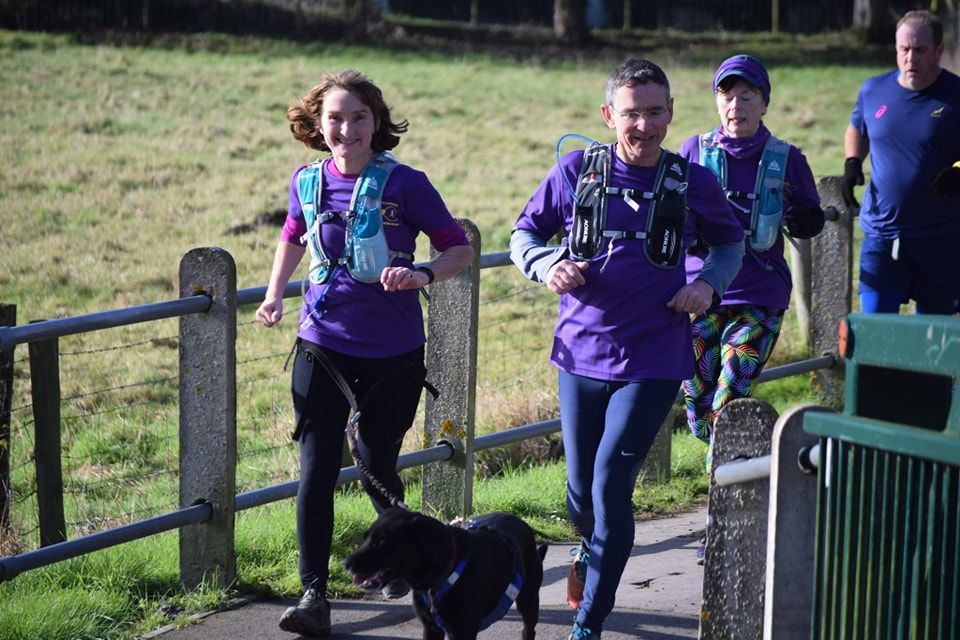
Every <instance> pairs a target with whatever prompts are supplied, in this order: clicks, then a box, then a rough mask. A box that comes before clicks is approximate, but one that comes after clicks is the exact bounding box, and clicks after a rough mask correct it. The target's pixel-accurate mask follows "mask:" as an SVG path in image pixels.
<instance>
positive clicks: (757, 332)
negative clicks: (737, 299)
mask: <svg viewBox="0 0 960 640" xmlns="http://www.w3.org/2000/svg"><path fill="white" fill-rule="evenodd" d="M783 313H784V311H783V309H772V308H769V307H759V306H753V305H731V306H721V307H716V308H713V309H711V310H709V311H707V313H705V314H703V315H702V316H699V317H698V318H696V319H695V320H694V321H693V354H694V357H695V358H696V371H695V372H694V374H693V378H692V379H690V380H684V381H683V396H684V400H685V401H686V405H687V424H688V425H689V426H690V431H692V432H693V435H695V436H696V437H698V438H700V439H701V440H703V441H705V442H711V443H712V440H713V433H712V431H713V430H712V425H713V421H714V419H716V417H717V414H718V413H720V409H722V408H723V407H724V405H726V404H727V403H728V402H730V401H731V400H736V399H737V398H745V397H747V396H749V395H750V392H751V391H752V390H753V385H754V382H755V381H756V379H757V376H759V375H760V372H761V371H763V365H764V364H766V362H767V358H769V357H770V352H771V351H773V345H774V344H776V342H777V337H778V336H779V335H780V327H781V326H782V324H783ZM711 449H712V446H711ZM708 466H709V459H708Z"/></svg>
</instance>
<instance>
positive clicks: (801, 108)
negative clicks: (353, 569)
mask: <svg viewBox="0 0 960 640" xmlns="http://www.w3.org/2000/svg"><path fill="white" fill-rule="evenodd" d="M685 46H686V47H687V49H685V50H683V51H680V50H678V51H677V52H676V53H675V54H671V53H669V51H668V50H658V56H656V57H654V56H651V57H653V59H654V60H655V61H657V62H658V63H660V64H662V65H663V66H664V67H665V69H666V71H667V73H668V75H669V76H670V79H671V82H672V86H673V94H674V96H675V99H676V106H675V118H674V122H673V124H672V126H671V129H670V135H669V137H668V139H667V141H666V146H668V147H671V148H676V147H678V146H679V145H680V143H681V142H682V141H683V140H684V139H685V138H686V137H687V136H690V135H692V134H694V133H697V132H699V131H702V130H706V129H708V128H711V127H713V126H714V124H715V122H716V120H717V116H716V113H715V110H714V105H713V98H712V95H711V93H710V80H711V77H712V73H713V69H714V66H715V65H716V63H717V62H719V61H720V60H721V59H722V58H724V57H726V56H727V55H729V54H732V53H736V52H739V51H746V52H749V53H754V54H756V55H759V56H760V57H763V56H764V54H765V52H767V51H769V52H770V56H771V59H776V60H777V61H778V62H777V64H776V65H771V68H770V73H771V80H772V85H773V91H772V103H771V108H770V113H769V116H768V117H767V118H766V119H765V121H766V123H767V125H768V126H769V127H770V128H771V130H772V131H773V132H774V133H775V134H776V135H778V136H779V137H782V138H785V139H787V140H789V141H791V142H793V143H795V144H797V145H798V146H800V147H801V148H802V149H803V151H804V152H805V153H806V155H807V157H808V159H809V161H810V164H811V166H812V167H813V170H814V173H815V174H816V175H817V177H821V176H824V175H833V174H837V173H839V172H840V169H841V167H842V162H843V151H842V146H841V141H842V134H843V130H844V128H845V126H846V122H847V119H848V116H849V111H850V109H851V107H852V105H853V102H854V100H855V97H856V91H857V88H858V86H859V84H860V83H861V82H862V80H863V79H865V78H866V77H867V76H869V75H871V74H874V73H877V72H879V71H881V70H883V69H884V68H883V67H866V66H861V65H858V64H845V63H844V58H843V56H842V53H841V54H838V55H837V56H836V58H835V59H834V60H833V61H832V63H829V64H818V65H816V66H809V65H807V64H806V62H807V57H806V56H805V54H804V52H805V51H812V50H814V49H816V47H817V46H818V45H817V42H816V41H810V40H803V41H800V40H791V39H789V38H785V39H783V40H781V41H774V42H753V41H751V42H749V43H747V44H746V45H744V44H742V43H737V42H736V41H735V40H732V39H728V40H723V41H721V42H720V43H719V44H715V45H714V46H713V48H712V49H709V50H704V49H703V47H701V48H699V49H696V46H697V45H695V44H693V43H690V44H688V45H685ZM791 47H793V49H794V51H793V53H792V54H791V53H790V52H791V50H792V49H791ZM690 51H694V53H695V54H696V55H694V56H692V58H694V59H695V60H696V61H695V62H691V55H689V52H690ZM632 53H636V54H643V53H644V51H634V52H632ZM624 55H625V52H623V51H620V52H617V53H611V55H610V57H609V58H608V59H604V58H602V57H597V56H594V57H592V58H591V59H589V60H587V59H584V60H569V61H563V62H556V63H551V62H545V61H543V60H539V59H536V58H532V59H530V60H517V59H506V58H499V57H497V56H496V55H492V54H483V53H460V54H458V53H446V54H442V55H441V54H429V53H423V52H412V51H385V50H378V49H375V48H360V47H349V46H344V45H341V44H330V45H325V44H324V43H320V42H318V43H315V44H312V45H308V46H304V45H303V44H293V43H287V42H283V41H273V40H260V39H245V38H229V37H225V36H216V35H198V36H190V37H181V38H177V39H175V40H172V41H171V43H168V44H167V45H164V46H151V47H146V46H141V47H133V46H128V47H123V46H113V45H110V44H93V45H89V44H87V45H85V44H78V43H77V42H76V41H75V40H74V39H73V38H72V37H70V36H67V35H40V34H29V33H14V32H0V159H2V161H3V167H4V169H3V171H2V172H0V256H2V259H0V303H5V304H15V305H16V306H17V313H18V322H19V323H21V324H23V323H26V322H28V321H30V320H34V319H41V318H54V317H63V316H72V315H78V314H82V313H89V312H94V311H103V310H108V309H115V308H119V307H124V306H129V305H134V304H141V303H149V302H156V301H159V300H167V299H172V298H175V297H176V296H177V268H178V263H179V260H180V257H181V256H182V255H183V254H184V253H186V252H187V251H189V250H190V249H192V248H194V247H199V246H219V247H222V248H224V249H226V250H227V251H229V252H230V253H231V254H232V255H233V257H234V258H235V260H236V263H237V268H238V283H239V286H240V287H241V288H246V287H253V286H259V285H262V284H265V282H266V278H267V275H268V273H269V269H270V262H271V257H272V254H273V248H274V247H275V245H276V239H277V232H278V230H277V228H276V227H274V226H270V225H265V224H257V223H258V221H259V220H261V219H262V218H263V217H264V214H269V213H272V212H275V211H277V210H281V209H283V208H285V206H286V198H287V186H288V181H289V177H290V174H291V172H292V171H293V169H294V168H295V167H296V166H297V165H299V164H301V163H303V162H306V161H308V160H310V159H312V157H313V152H311V151H309V150H308V149H305V148H304V147H302V146H300V145H299V144H298V143H296V142H295V141H294V140H293V139H292V137H291V136H290V134H289V133H288V129H287V126H286V121H285V117H284V114H285V111H286V108H287V106H288V105H289V104H290V103H292V102H293V101H295V100H296V99H297V98H299V96H300V95H302V93H303V92H305V90H306V89H308V88H309V87H310V86H312V84H314V83H315V82H316V81H317V80H318V79H319V77H320V73H321V72H322V71H323V70H334V69H340V68H345V67H351V68H359V69H361V70H363V71H364V72H365V73H367V74H368V75H369V76H370V77H371V78H373V79H374V80H375V81H376V82H378V83H379V84H380V86H381V87H382V88H383V90H384V93H385V96H386V97H387V99H388V101H389V102H390V103H391V104H392V106H393V108H394V113H395V114H396V115H397V116H399V117H400V118H406V119H408V120H409V121H410V125H411V126H410V131H409V133H408V134H407V135H405V136H404V138H403V141H402V142H401V144H400V146H399V147H398V148H397V150H396V153H397V154H398V156H399V157H400V159H401V160H402V161H404V162H406V163H409V164H411V165H413V166H415V167H417V168H419V169H422V170H424V171H426V172H427V174H428V175H429V176H430V178H431V180H432V181H433V183H434V184H435V185H436V186H437V188H438V189H439V190H440V192H441V193H442V194H443V196H444V198H445V200H446V202H447V204H448V206H449V207H450V209H451V211H453V212H454V214H455V215H457V216H459V217H467V218H470V219H472V220H473V221H474V222H475V223H476V224H477V225H478V226H479V228H480V230H481V233H482V236H483V252H485V253H489V252H494V251H503V250H505V249H506V247H507V240H508V237H509V231H510V227H511V224H512V222H513V221H514V219H515V217H516V215H517V213H518V212H519V211H520V209H521V208H522V207H523V205H524V204H525V202H526V200H527V198H528V197H529V195H530V193H532V191H533V190H534V188H535V187H536V185H537V184H538V183H539V181H540V179H541V178H542V177H543V175H544V174H545V173H546V171H547V170H548V169H549V167H550V166H551V164H552V163H553V162H554V143H555V141H556V139H557V138H558V137H559V136H560V135H562V134H564V133H568V132H577V133H581V134H584V135H588V136H591V137H594V138H598V139H601V140H608V139H609V133H608V132H607V131H606V129H605V128H604V127H603V126H602V122H601V120H600V117H599V113H598V111H599V110H598V105H599V103H600V101H601V100H602V91H603V85H604V81H605V78H606V76H607V74H608V72H609V70H610V69H611V68H612V67H613V66H614V65H615V64H616V63H618V62H619V61H620V59H621V58H622V57H624ZM850 58H851V59H860V57H859V56H858V55H857V54H856V52H855V51H851V53H850ZM892 63H893V60H892V56H891V60H890V64H892ZM243 225H248V227H249V229H248V230H246V231H238V230H237V229H238V227H241V226H243ZM425 252H426V247H425V246H424V247H422V248H421V249H420V251H419V254H420V256H424V255H426V253H425ZM481 303H482V304H481V344H480V357H479V360H480V371H479V373H478V384H479V389H478V409H477V413H478V432H483V431H490V430H493V429H499V428H504V427H509V426H514V425H518V424H523V423H526V422H531V421H534V420H539V419H544V418H546V417H552V416H553V415H554V414H555V411H556V398H555V391H554V386H555V379H554V374H553V372H552V371H551V369H550V368H549V367H548V366H547V364H546V354H547V349H548V345H549V338H550V330H551V322H552V318H553V314H554V305H555V300H554V299H553V298H552V297H551V296H550V295H549V294H548V293H547V292H546V291H545V290H544V289H543V288H538V287H533V286H531V285H529V284H528V283H525V282H523V281H522V278H520V276H519V275H518V274H517V273H516V271H515V270H514V269H493V270H488V271H484V272H483V274H482V284H481ZM290 304H291V305H292V304H294V303H293V302H291V303H290ZM252 312H253V309H252V308H246V309H243V310H242V314H243V315H242V317H241V318H240V320H239V327H238V346H237V348H238V362H239V363H240V368H239V370H238V384H240V385H242V389H241V392H240V393H238V397H239V401H238V450H239V452H240V456H239V457H240V459H239V461H238V468H237V469H238V489H240V490H249V489H253V488H258V487H262V486H266V485H269V484H273V483H276V482H279V481H284V480H289V479H293V478H294V477H296V465H297V459H296V450H295V448H294V447H293V446H292V445H290V444H289V441H288V440H287V437H286V436H287V433H288V431H289V428H290V419H291V416H290V410H289V401H288V392H287V390H286V385H287V378H286V375H287V374H285V373H284V372H283V371H282V365H283V360H284V357H285V355H286V352H287V350H288V349H289V346H290V342H291V340H292V337H293V331H294V328H293V326H292V324H291V323H290V322H289V321H287V322H284V323H283V324H282V325H281V326H280V327H279V328H277V329H274V330H264V329H261V328H258V327H255V326H253V325H252V323H251V321H250V320H251V318H252ZM176 335H177V327H176V323H175V322H173V321H164V322H155V323H150V324H147V325H138V326H136V327H128V328H122V329H113V330H109V331H102V332H97V333H93V334H83V335H81V336H74V337H69V338H63V339H62V340H61V341H60V351H61V382H62V385H63V398H64V401H63V406H62V412H63V429H64V452H63V459H64V469H65V475H66V477H67V483H68V487H67V489H68V490H67V497H66V504H67V512H68V513H67V519H68V521H69V523H70V525H69V527H68V528H69V529H70V531H69V534H70V536H71V537H75V536H77V535H81V534H83V533H86V532H89V531H93V530H97V529H100V528H103V527H105V526H110V525H113V524H116V523H118V522H123V521H128V520H130V519H139V518H143V517H146V516H148V515H153V514H155V513H160V512H165V511H168V510H170V509H172V508H175V507H176V475H175V472H176V465H177V447H176V434H177V419H178V414H177V388H176V374H177V341H176ZM805 355H806V348H805V345H804V344H803V340H802V339H801V337H800V336H799V335H798V333H797V330H796V326H795V321H794V320H793V318H792V316H788V323H787V327H786V329H785V330H784V334H783V336H782V338H781V340H780V343H779V344H778V346H777V349H776V351H775V353H774V357H773V364H777V363H782V362H786V361H791V360H795V359H798V358H800V357H804V356H805ZM15 360H16V370H15V375H16V378H15V387H14V393H15V397H14V400H13V405H14V413H13V425H12V434H13V435H12V440H11V448H12V451H11V454H12V460H13V462H12V465H11V466H12V481H13V485H14V490H15V492H16V495H17V502H16V504H15V505H14V513H13V525H14V530H13V534H12V535H7V536H4V537H3V538H2V539H0V554H7V553H16V552H18V551H20V550H24V549H28V548H32V547H33V546H34V545H35V544H36V542H35V538H36V534H35V533H34V531H33V528H34V527H35V526H36V524H35V519H36V516H35V510H36V505H35V496H34V494H33V492H34V490H35V480H34V476H33V466H32V462H31V458H30V456H31V455H32V449H33V442H32V438H33V435H32V427H31V425H32V416H31V413H30V389H29V362H28V360H27V359H26V350H25V349H23V348H20V349H18V350H17V352H16V354H15ZM758 395H759V396H760V397H762V398H765V399H768V400H769V401H770V402H771V403H773V404H774V406H776V407H777V408H779V409H783V408H784V407H786V406H789V405H790V404H792V403H794V402H797V401H799V400H804V399H812V396H811V393H810V390H809V386H808V384H807V382H806V379H805V378H792V379H789V380H786V381H783V382H781V383H775V384H770V385H762V386H761V388H760V389H759V391H758ZM411 440H412V441H411V442H410V443H409V447H408V448H410V447H417V446H418V440H417V438H416V435H415V434H414V435H412V436H411ZM702 453H703V451H702V446H701V445H700V444H699V443H696V442H694V441H693V439H692V438H690V437H688V436H685V435H680V434H677V435H676V436H675V438H674V471H675V478H676V480H675V481H674V482H673V483H671V484H670V485H669V486H667V487H664V488H659V489H657V490H651V491H641V492H638V493H637V496H636V503H637V509H638V513H639V514H641V515H642V514H644V513H652V512H664V511H669V510H671V509H677V508H682V507H683V506H685V505H689V504H690V502H691V501H695V500H697V499H702V496H703V494H704V492H705V486H706V485H705V480H704V478H703V474H702V473H701V472H700V470H701V468H702ZM525 457H529V455H528V454H527V453H525V451H524V450H523V449H522V448H520V447H517V448H514V449H512V450H511V452H510V453H509V454H506V455H504V454H494V453H489V454H486V455H484V456H481V460H480V464H481V467H483V469H485V470H486V471H485V473H487V474H489V475H491V476H492V478H491V479H490V480H488V481H484V482H480V483H478V485H477V497H476V505H477V508H478V510H489V509H496V508H503V509H511V510H517V511H518V512H520V513H521V514H522V515H524V516H525V517H528V518H529V519H531V520H532V521H533V522H535V523H536V524H537V525H538V528H539V529H540V530H541V531H543V532H544V533H545V534H546V535H549V536H552V537H558V538H559V537H564V536H569V535H571V532H570V530H569V528H567V525H566V524H565V523H564V520H563V517H564V507H563V493H562V491H563V475H562V466H561V465H559V464H548V465H545V466H542V467H534V468H532V469H531V468H530V466H529V465H528V464H526V463H525V462H524V459H525ZM521 471H523V472H524V473H523V475H522V477H520V476H519V474H520V473H521ZM409 477H410V479H411V482H412V485H411V487H412V488H411V491H412V492H414V493H415V492H416V491H417V489H416V477H415V474H413V473H410V474H409ZM534 483H537V484H536V486H537V487H541V486H542V490H541V489H538V490H537V491H532V490H531V489H530V487H531V485H532V484H534ZM539 483H542V485H541V484H539ZM534 494H536V495H534ZM534 500H535V503H531V502H530V501H534ZM292 511H293V510H292V503H291V502H290V501H286V502H283V503H279V504H277V505H273V506H269V507H262V508H258V509H255V510H252V511H250V512H244V513H242V514H240V515H239V517H238V525H237V536H238V550H239V571H240V574H241V580H242V582H241V584H239V585H238V588H239V589H242V590H255V589H262V590H267V591H270V592H274V593H288V594H291V593H295V592H296V591H297V588H298V585H297V580H296V544H295V538H294V530H293V516H292ZM337 517H338V528H337V531H336V533H335V539H336V545H337V547H336V553H337V554H338V555H339V554H341V553H342V552H343V550H345V549H347V548H349V546H350V545H351V544H353V543H354V542H355V541H356V539H357V535H358V534H359V531H361V530H362V528H363V526H364V524H365V523H366V522H369V520H370V518H371V517H372V511H371V510H370V508H369V506H368V505H367V504H366V502H365V501H364V499H363V498H362V497H359V496H356V495H355V491H351V490H345V492H344V495H343V499H342V500H340V501H339V502H338V516H337ZM332 562H333V564H336V565H337V566H339V565H338V561H337V560H336V559H334V560H333V561H332ZM176 571H177V568H176V537H175V536H174V535H170V534H166V535H163V536H158V537H155V538H152V539H149V540H146V541H143V542H140V543H134V544H129V545H125V546H123V547H120V548H117V549H113V550H108V551H104V552H99V553H97V554H93V555H91V556H87V557H83V558H80V559H77V560H75V561H71V562H67V563H64V564H60V565H55V566H54V567H52V568H50V569H47V570H40V571H36V572H29V573H27V574H25V575H22V576H20V577H18V578H16V579H15V580H14V581H13V582H10V583H4V584H0V640H7V639H13V638H18V639H19V638H38V637H42V638H49V639H50V640H59V639H61V638H63V639H67V638H121V637H131V636H132V635H135V634H136V633H139V632H142V631H144V630H146V629H149V628H151V627H155V626H158V625H159V624H160V623H162V619H161V618H160V617H158V615H157V614H156V611H157V607H158V604H159V603H160V602H161V601H167V602H170V603H173V604H175V605H176V606H178V607H184V608H185V610H186V611H193V610H197V609H202V608H205V607H210V606H213V605H214V604H215V603H217V602H220V601H222V600H223V599H224V598H226V597H227V596H228V593H226V592H223V591H217V590H209V591H204V592H201V593H194V594H183V593H180V592H179V591H178V589H177V587H176V582H177V575H176ZM332 588H333V589H334V590H337V591H347V590H348V585H347V581H346V580H345V578H344V577H343V576H342V575H340V574H337V575H336V576H335V579H334V583H333V584H332ZM131 594H132V595H131ZM41 599H42V601H43V603H44V607H42V608H40V609H38V608H37V607H36V606H35V605H36V603H37V602H38V601H39V600H41Z"/></svg>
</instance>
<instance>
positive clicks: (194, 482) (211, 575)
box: [180, 248, 237, 589]
mask: <svg viewBox="0 0 960 640" xmlns="http://www.w3.org/2000/svg"><path fill="white" fill-rule="evenodd" d="M200 293H204V294H206V295H208V296H209V297H210V300H211V306H210V309H209V311H207V312H206V313H195V314H190V315H185V316H181V317H180V506H181V508H182V507H189V506H191V505H194V504H198V503H202V502H207V503H209V504H210V505H211V506H212V507H213V515H212V516H211V518H210V520H208V521H207V522H205V523H202V524H194V525H188V526H186V527H182V528H181V529H180V582H181V583H182V584H183V586H184V587H186V588H188V589H194V588H197V587H199V586H201V585H203V584H204V583H214V584H216V585H218V586H221V587H225V586H227V585H229V584H230V583H232V582H233V581H234V579H235V578H236V573H237V567H236V551H235V549H234V546H233V541H234V539H233V534H234V522H233V520H234V517H233V516H234V498H235V494H236V464H237V384H236V381H237V351H236V343H237V268H236V264H235V263H234V260H233V257H232V256H231V255H230V254H229V253H227V252H226V251H224V250H222V249H217V248H205V249H193V250H192V251H190V252H189V253H187V254H186V255H185V256H183V258H182V259H181V261H180V297H181V298H183V297H187V296H193V295H197V294H200Z"/></svg>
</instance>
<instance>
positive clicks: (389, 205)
mask: <svg viewBox="0 0 960 640" xmlns="http://www.w3.org/2000/svg"><path fill="white" fill-rule="evenodd" d="M380 219H381V220H382V221H383V224H384V226H387V227H399V226H400V206H399V205H398V204H396V203H394V202H383V203H381V209H380Z"/></svg>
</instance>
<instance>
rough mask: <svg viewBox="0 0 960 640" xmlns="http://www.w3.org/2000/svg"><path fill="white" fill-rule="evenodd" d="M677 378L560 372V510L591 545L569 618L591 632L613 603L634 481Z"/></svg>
mask: <svg viewBox="0 0 960 640" xmlns="http://www.w3.org/2000/svg"><path fill="white" fill-rule="evenodd" d="M679 388H680V381H679V380H640V381H635V382H610V381H605V380H595V379H592V378H585V377H582V376H577V375H573V374H569V373H565V372H563V371H561V372H560V422H561V425H562V428H563V447H564V455H565V457H566V459H567V509H568V510H569V512H570V519H571V520H572V521H573V524H574V526H575V527H576V528H577V531H578V532H579V533H580V535H581V536H582V537H583V539H584V540H585V541H586V542H587V544H589V546H590V560H589V563H588V565H587V567H588V568H587V582H586V587H585V588H584V592H583V600H582V601H581V604H580V610H579V611H578V612H577V617H576V620H577V622H579V623H581V624H582V625H585V626H588V627H590V628H591V629H593V630H594V631H600V630H601V629H602V628H603V622H604V620H605V619H606V617H607V615H609V613H610V612H611V611H612V610H613V604H614V600H615V598H616V593H617V586H618V585H619V584H620V577H621V576H622V575H623V569H624V567H625V566H626V564H627V558H628V557H629V556H630V551H631V549H632V548H633V538H634V521H633V502H632V496H633V488H634V485H635V483H636V479H637V474H638V473H639V471H640V465H641V464H642V462H643V459H644V458H645V457H646V455H647V452H648V451H649V450H650V446H651V445H652V444H653V440H654V438H655V437H656V435H657V431H659V429H660V425H661V424H663V421H664V419H665V418H666V417H667V414H668V413H669V411H670V406H671V405H672V404H673V402H674V400H675V399H676V397H677V391H678V390H679Z"/></svg>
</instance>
